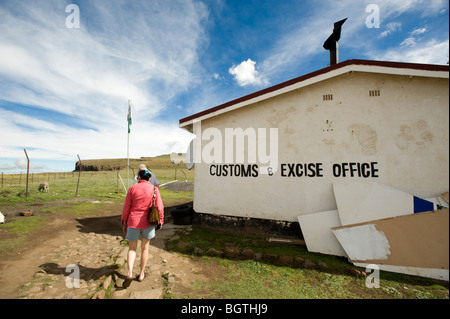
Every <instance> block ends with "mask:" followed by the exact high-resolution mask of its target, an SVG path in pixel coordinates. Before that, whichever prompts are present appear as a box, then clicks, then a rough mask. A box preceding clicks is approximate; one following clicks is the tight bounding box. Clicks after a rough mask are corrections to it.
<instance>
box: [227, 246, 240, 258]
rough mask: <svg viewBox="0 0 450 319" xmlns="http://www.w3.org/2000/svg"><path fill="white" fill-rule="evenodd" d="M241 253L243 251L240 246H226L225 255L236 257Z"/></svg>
mask: <svg viewBox="0 0 450 319" xmlns="http://www.w3.org/2000/svg"><path fill="white" fill-rule="evenodd" d="M240 253H241V250H240V249H239V247H235V246H226V247H225V255H226V256H227V257H228V258H236V257H238V256H239V254H240Z"/></svg>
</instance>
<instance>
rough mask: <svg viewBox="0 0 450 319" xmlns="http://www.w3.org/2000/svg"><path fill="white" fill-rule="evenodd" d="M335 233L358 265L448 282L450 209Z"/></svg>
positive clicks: (354, 226)
mask: <svg viewBox="0 0 450 319" xmlns="http://www.w3.org/2000/svg"><path fill="white" fill-rule="evenodd" d="M332 231H333V233H334V234H335V236H336V238H337V239H338V241H339V242H340V244H341V245H342V247H343V248H344V250H345V251H346V253H347V254H348V256H349V258H350V260H351V261H352V262H353V263H354V264H355V265H356V264H358V265H362V264H376V265H378V266H379V267H380V269H385V270H388V271H398V272H404V273H407V274H413V275H419V276H424V277H430V278H437V277H436V276H438V277H439V278H437V279H443V280H448V269H449V209H448V208H446V209H442V210H436V211H431V212H423V213H420V214H410V215H404V216H399V217H394V218H387V219H380V220H374V221H371V222H366V223H360V224H355V225H347V226H341V227H334V228H332ZM394 269H395V270H394ZM437 270H438V271H437ZM436 274H438V275H436Z"/></svg>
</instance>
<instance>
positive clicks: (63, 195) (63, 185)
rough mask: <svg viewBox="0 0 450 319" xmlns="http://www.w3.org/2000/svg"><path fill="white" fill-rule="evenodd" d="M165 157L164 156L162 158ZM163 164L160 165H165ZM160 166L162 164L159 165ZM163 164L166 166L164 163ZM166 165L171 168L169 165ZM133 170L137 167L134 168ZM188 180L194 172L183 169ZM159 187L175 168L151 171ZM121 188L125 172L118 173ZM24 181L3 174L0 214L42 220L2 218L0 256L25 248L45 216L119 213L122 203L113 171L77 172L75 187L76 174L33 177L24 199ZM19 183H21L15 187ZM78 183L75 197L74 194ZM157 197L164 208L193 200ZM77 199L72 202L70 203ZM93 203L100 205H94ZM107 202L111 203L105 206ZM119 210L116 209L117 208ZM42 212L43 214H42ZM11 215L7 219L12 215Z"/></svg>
mask: <svg viewBox="0 0 450 319" xmlns="http://www.w3.org/2000/svg"><path fill="white" fill-rule="evenodd" d="M166 157H167V156H166ZM159 160H160V161H163V160H164V161H165V162H167V158H164V157H163V158H162V159H161V158H160V159H159ZM165 162H164V163H165ZM161 165H162V164H161ZM165 165H167V163H166V164H165ZM169 165H172V164H170V163H169ZM163 166H164V165H163ZM136 167H137V165H136ZM183 171H185V174H186V176H187V178H188V181H193V180H194V172H193V171H189V170H186V169H183ZM153 172H154V173H155V174H156V176H157V178H158V180H159V181H160V183H161V184H164V183H166V182H169V181H172V180H174V178H175V168H174V167H172V168H166V167H162V168H158V167H155V168H153ZM120 175H121V177H122V179H123V182H124V184H125V186H126V185H127V181H126V171H120ZM181 176H182V178H181V179H180V180H182V181H184V174H182V173H180V170H179V169H178V172H177V178H180V177H181ZM25 180H26V179H25V178H24V176H22V177H21V178H20V177H19V176H18V175H16V176H6V175H4V180H3V182H4V183H3V188H0V212H2V213H4V214H8V213H10V212H20V211H28V210H33V211H34V212H35V213H37V214H36V215H41V216H43V217H38V216H33V217H26V218H25V217H19V218H16V219H14V220H12V218H10V217H8V216H7V217H6V223H5V224H1V225H0V232H1V233H0V235H1V234H3V235H2V237H0V238H3V239H1V240H0V257H1V256H5V255H7V254H12V253H14V252H17V251H19V250H20V249H21V247H23V246H26V244H27V241H28V240H32V234H33V232H34V231H37V230H39V229H42V228H43V227H45V225H46V221H47V220H48V219H47V216H48V215H49V214H52V213H53V214H54V213H62V214H71V215H73V216H88V215H90V214H95V213H97V212H99V211H100V210H103V211H105V210H114V212H116V213H117V214H120V213H121V209H118V208H117V207H118V205H120V204H122V203H123V202H124V200H125V195H126V193H125V190H124V188H123V186H122V184H120V182H119V192H118V191H117V188H118V187H117V186H118V179H117V171H99V172H91V171H90V172H84V171H82V172H81V175H80V181H79V184H78V172H74V173H73V174H72V173H52V174H48V173H47V174H35V175H34V176H33V181H31V178H30V180H29V185H28V197H26V184H24V183H25ZM19 181H21V182H22V184H19ZM44 181H45V182H48V183H49V186H50V190H49V192H48V193H43V192H38V190H37V189H38V186H39V184H40V183H41V182H44ZM77 184H78V194H77V196H75V195H76V190H77ZM133 184H134V176H133V175H132V172H131V171H130V178H129V186H131V185H133ZM161 196H162V199H163V202H164V206H166V207H168V206H172V205H177V204H181V203H185V202H189V201H192V200H193V197H194V194H193V192H192V191H190V192H176V191H170V190H166V189H161ZM74 199H77V200H76V201H72V200H74ZM95 201H99V202H101V204H99V203H95ZM105 202H109V203H111V204H106V203H105ZM119 207H120V206H119ZM42 213H45V214H42ZM12 215H13V214H11V215H10V216H12Z"/></svg>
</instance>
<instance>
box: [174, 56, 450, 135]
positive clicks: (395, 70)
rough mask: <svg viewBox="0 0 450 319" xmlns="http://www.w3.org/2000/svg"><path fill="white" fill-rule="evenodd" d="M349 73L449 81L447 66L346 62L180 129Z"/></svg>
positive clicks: (187, 122) (190, 121)
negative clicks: (381, 74) (444, 79)
mask: <svg viewBox="0 0 450 319" xmlns="http://www.w3.org/2000/svg"><path fill="white" fill-rule="evenodd" d="M349 72H366V73H383V74H392V75H404V76H410V77H413V76H419V77H434V78H447V79H448V78H449V66H448V65H436V64H419V63H403V62H386V61H370V60H347V61H344V62H341V63H338V64H335V65H332V66H329V67H327V68H323V69H320V70H317V71H314V72H312V73H309V74H306V75H303V76H300V77H298V78H295V79H292V80H289V81H286V82H283V83H280V84H277V85H274V86H271V87H269V88H266V89H263V90H261V91H258V92H255V93H252V94H249V95H246V96H243V97H241V98H238V99H235V100H232V101H229V102H227V103H224V104H221V105H218V106H216V107H213V108H210V109H207V110H204V111H202V112H199V113H196V114H193V115H191V116H188V117H185V118H183V119H181V120H180V124H179V127H180V128H183V129H185V130H187V131H189V132H191V133H192V127H193V123H194V122H198V121H203V120H206V119H209V118H211V117H214V116H218V115H220V114H223V113H227V112H230V111H234V110H237V109H239V108H241V107H244V106H247V105H250V104H253V103H257V102H260V101H263V100H266V99H269V98H273V97H276V96H278V95H281V94H284V93H287V92H290V91H293V90H297V89H300V88H303V87H305V86H308V85H311V84H314V83H318V82H321V81H324V80H327V79H331V78H333V77H336V76H339V75H342V74H345V73H349Z"/></svg>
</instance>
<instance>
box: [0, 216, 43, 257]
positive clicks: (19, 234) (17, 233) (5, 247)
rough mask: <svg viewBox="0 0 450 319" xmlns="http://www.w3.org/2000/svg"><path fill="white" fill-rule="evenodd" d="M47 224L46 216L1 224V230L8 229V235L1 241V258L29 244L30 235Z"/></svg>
mask: <svg viewBox="0 0 450 319" xmlns="http://www.w3.org/2000/svg"><path fill="white" fill-rule="evenodd" d="M44 225H45V218H42V217H36V216H33V217H27V218H23V219H16V220H13V221H11V222H10V223H6V224H0V231H6V232H7V233H8V237H6V238H3V239H2V240H1V241H0V258H1V257H4V256H7V255H11V254H14V253H16V252H17V251H18V250H20V248H22V247H24V246H26V245H27V241H28V240H29V235H30V234H32V233H33V232H34V231H36V230H38V229H40V228H41V227H43V226H44Z"/></svg>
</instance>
